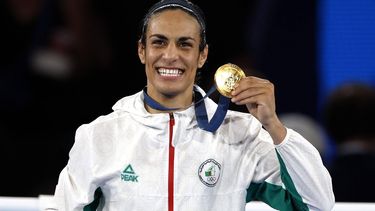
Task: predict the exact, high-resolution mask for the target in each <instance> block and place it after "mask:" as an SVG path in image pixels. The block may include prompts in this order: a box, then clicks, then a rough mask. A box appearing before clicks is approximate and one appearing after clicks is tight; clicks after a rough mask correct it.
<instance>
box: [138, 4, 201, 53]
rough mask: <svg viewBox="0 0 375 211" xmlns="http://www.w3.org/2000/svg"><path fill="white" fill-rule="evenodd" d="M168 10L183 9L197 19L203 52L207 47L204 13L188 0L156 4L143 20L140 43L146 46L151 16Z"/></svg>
mask: <svg viewBox="0 0 375 211" xmlns="http://www.w3.org/2000/svg"><path fill="white" fill-rule="evenodd" d="M166 9H181V10H183V11H185V12H187V13H188V14H190V15H191V16H193V17H194V18H195V19H197V21H198V23H199V25H200V27H201V31H200V38H201V42H200V44H199V51H203V49H204V47H205V46H206V44H207V42H206V23H205V17H204V14H203V11H202V10H201V9H200V8H199V7H198V6H197V5H195V4H193V3H192V2H190V1H188V0H161V1H159V2H157V3H155V4H154V5H153V6H151V7H150V9H149V10H148V12H147V13H146V15H145V17H144V18H143V24H142V26H141V32H140V33H141V34H140V39H139V40H140V41H141V43H142V44H143V45H146V36H145V33H146V29H147V27H148V23H149V21H150V18H151V16H153V15H154V14H156V13H159V12H161V11H163V10H166Z"/></svg>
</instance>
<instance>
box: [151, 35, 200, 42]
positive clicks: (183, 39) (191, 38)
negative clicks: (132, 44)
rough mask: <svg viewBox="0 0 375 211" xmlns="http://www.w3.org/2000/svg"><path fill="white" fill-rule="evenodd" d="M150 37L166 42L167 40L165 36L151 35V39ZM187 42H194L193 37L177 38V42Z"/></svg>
mask: <svg viewBox="0 0 375 211" xmlns="http://www.w3.org/2000/svg"><path fill="white" fill-rule="evenodd" d="M152 37H157V38H159V39H163V40H167V39H168V38H167V37H166V36H165V35H162V34H152V35H150V38H152ZM187 40H193V41H196V40H195V39H194V38H193V37H189V36H186V37H179V38H178V41H187Z"/></svg>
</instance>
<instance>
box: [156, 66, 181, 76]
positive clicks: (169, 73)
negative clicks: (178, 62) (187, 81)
mask: <svg viewBox="0 0 375 211" xmlns="http://www.w3.org/2000/svg"><path fill="white" fill-rule="evenodd" d="M158 73H159V75H161V76H165V77H178V76H181V75H182V73H183V71H182V70H180V69H167V68H159V69H158Z"/></svg>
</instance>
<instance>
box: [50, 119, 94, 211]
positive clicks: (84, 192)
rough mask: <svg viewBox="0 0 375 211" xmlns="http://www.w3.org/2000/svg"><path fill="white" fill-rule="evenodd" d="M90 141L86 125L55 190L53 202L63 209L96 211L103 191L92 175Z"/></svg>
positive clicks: (78, 131) (78, 136)
mask: <svg viewBox="0 0 375 211" xmlns="http://www.w3.org/2000/svg"><path fill="white" fill-rule="evenodd" d="M91 140H92V139H91V138H90V134H89V131H88V130H87V127H86V126H85V125H83V126H81V127H79V128H78V130H77V131H76V136H75V142H74V145H73V147H72V149H71V150H70V153H69V161H68V164H67V165H66V166H65V168H64V169H63V170H62V171H61V173H60V175H59V180H58V184H57V186H56V189H55V194H54V203H55V205H56V208H57V209H58V210H60V211H68V210H69V211H75V210H95V208H96V207H97V205H98V203H99V202H98V201H99V199H100V196H101V190H100V188H99V187H98V182H97V181H96V180H95V177H94V174H93V156H92V150H91V149H92V141H91Z"/></svg>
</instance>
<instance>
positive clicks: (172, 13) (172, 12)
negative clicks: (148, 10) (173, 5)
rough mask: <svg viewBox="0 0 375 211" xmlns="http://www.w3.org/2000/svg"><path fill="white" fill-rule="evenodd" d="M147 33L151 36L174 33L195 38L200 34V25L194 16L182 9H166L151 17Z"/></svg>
mask: <svg viewBox="0 0 375 211" xmlns="http://www.w3.org/2000/svg"><path fill="white" fill-rule="evenodd" d="M147 31H148V32H149V33H151V34H153V33H158V34H164V33H166V32H168V31H173V32H174V33H182V34H185V36H187V35H189V36H194V37H195V36H199V34H200V25H199V23H198V21H197V19H196V18H195V17H194V16H192V15H190V14H189V13H187V12H185V11H183V10H181V9H166V10H163V11H160V12H158V13H156V14H154V15H152V16H151V18H150V20H149V24H148V29H147Z"/></svg>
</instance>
